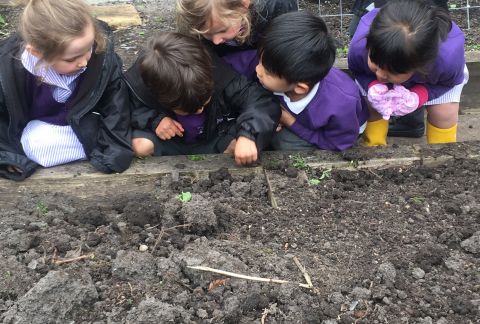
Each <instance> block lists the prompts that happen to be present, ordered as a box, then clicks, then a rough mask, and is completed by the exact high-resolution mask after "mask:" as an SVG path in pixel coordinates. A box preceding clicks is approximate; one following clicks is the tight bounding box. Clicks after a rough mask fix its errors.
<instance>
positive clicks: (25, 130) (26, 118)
mask: <svg viewBox="0 0 480 324" xmlns="http://www.w3.org/2000/svg"><path fill="white" fill-rule="evenodd" d="M23 4H24V5H25V8H24V10H23V14H22V16H21V23H20V28H19V29H20V33H19V34H14V35H12V36H10V37H9V38H7V39H5V40H3V41H2V42H1V43H0V125H1V127H0V175H1V176H3V177H6V178H10V179H14V180H23V179H25V178H26V177H28V176H30V175H31V174H32V173H33V172H34V171H35V169H36V167H37V166H38V165H41V166H44V167H51V166H55V165H59V164H64V163H68V162H72V161H77V160H84V159H87V160H89V161H90V162H91V163H92V165H93V166H94V167H95V168H97V169H98V170H100V171H102V172H121V171H123V170H125V169H126V168H128V166H129V165H130V162H131V160H132V158H133V151H132V149H131V144H130V142H131V130H130V127H129V124H130V112H129V109H128V107H129V106H128V102H129V101H128V91H127V88H126V85H125V83H124V82H123V80H122V70H121V60H120V59H119V57H118V56H117V55H116V54H115V52H114V50H113V42H112V40H111V32H110V31H109V29H108V27H107V25H106V24H105V23H102V22H99V21H97V20H95V19H94V18H93V17H92V15H91V13H90V7H89V6H88V5H87V4H86V3H85V2H84V1H83V0H68V1H58V0H29V1H24V2H23Z"/></svg>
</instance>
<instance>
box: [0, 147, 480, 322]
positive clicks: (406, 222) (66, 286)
mask: <svg viewBox="0 0 480 324" xmlns="http://www.w3.org/2000/svg"><path fill="white" fill-rule="evenodd" d="M457 151H458V149H456V146H452V147H451V151H450V152H449V154H452V155H453V156H462V154H461V152H457ZM351 158H352V157H349V156H346V159H351ZM363 158H365V156H364V157H363ZM363 158H362V156H356V157H355V160H352V161H357V160H356V159H360V160H361V159H363ZM269 164H270V166H269V168H270V170H267V172H266V174H268V177H269V183H270V184H271V190H272V192H273V195H274V197H276V204H277V208H273V207H272V206H271V205H270V200H269V195H268V185H267V181H266V179H265V177H264V176H263V175H258V174H251V175H244V176H239V175H232V174H230V173H229V172H228V170H226V169H220V170H218V171H216V172H212V173H210V175H209V177H208V178H205V179H197V178H191V177H183V176H181V177H177V178H175V176H163V177H159V178H158V179H154V180H152V181H154V182H155V189H154V190H153V191H150V192H137V193H128V194H125V193H115V190H114V188H113V187H112V194H111V195H110V196H109V197H106V198H98V197H97V198H89V199H79V198H77V197H75V196H68V195H66V194H62V193H61V192H48V189H47V190H46V192H45V193H43V194H33V193H29V192H25V193H24V194H23V195H22V196H19V197H18V199H17V200H16V201H15V202H14V204H13V206H12V207H8V206H7V204H4V205H3V206H2V207H0V209H1V217H0V251H1V257H0V269H1V275H0V321H2V320H3V323H259V322H261V321H262V320H264V321H265V323H324V324H332V323H418V324H420V323H421V324H427V323H437V324H445V323H479V320H478V319H479V318H480V312H479V308H480V285H479V282H480V273H479V269H480V259H479V257H480V203H479V202H480V192H479V191H478V188H479V179H478V174H479V173H480V163H479V161H478V159H468V158H460V157H458V158H455V159H452V160H450V161H448V162H445V163H440V164H438V165H437V166H432V167H427V166H421V165H413V166H409V167H402V168H398V167H397V168H387V169H372V170H360V169H359V170H355V169H354V170H352V171H349V170H340V169H334V170H325V169H323V170H322V169H318V170H315V169H309V168H308V167H306V165H305V164H304V163H303V160H302V156H300V155H294V156H288V155H285V156H281V157H280V158H278V159H276V160H273V162H272V161H271V163H269ZM352 164H353V165H354V164H355V163H354V162H353V163H352ZM132 186H135V181H134V179H132ZM182 192H183V193H187V192H188V193H191V200H190V201H187V200H188V199H187V200H186V201H184V202H182V201H180V199H179V194H180V193H182ZM11 203H12V202H10V205H12V204H11ZM144 250H145V251H144ZM294 257H296V258H297V259H298V261H299V262H300V263H301V265H303V266H304V267H305V269H306V272H307V273H308V275H309V276H310V278H311V281H312V285H313V286H312V288H305V287H301V286H300V285H299V283H302V284H304V285H305V284H307V281H306V279H304V276H303V275H302V272H301V271H300V269H299V268H298V267H297V265H296V263H295V262H294ZM189 266H206V267H210V268H213V269H219V270H223V271H229V272H234V273H237V274H243V275H250V276H255V277H262V278H268V279H281V280H287V281H289V282H290V283H284V284H278V283H268V282H267V283H265V282H257V281H252V280H245V279H235V278H232V277H230V276H226V275H221V274H216V273H213V272H206V271H201V270H197V269H192V268H189Z"/></svg>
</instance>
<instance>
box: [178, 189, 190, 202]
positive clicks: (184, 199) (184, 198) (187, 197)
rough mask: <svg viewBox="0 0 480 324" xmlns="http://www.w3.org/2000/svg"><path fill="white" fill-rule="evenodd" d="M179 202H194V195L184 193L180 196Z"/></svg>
mask: <svg viewBox="0 0 480 324" xmlns="http://www.w3.org/2000/svg"><path fill="white" fill-rule="evenodd" d="M178 200H180V201H181V202H182V203H186V202H189V201H190V200H192V193H191V192H190V191H186V192H183V191H182V193H181V194H179V195H178Z"/></svg>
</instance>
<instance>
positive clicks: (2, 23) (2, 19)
mask: <svg viewBox="0 0 480 324" xmlns="http://www.w3.org/2000/svg"><path fill="white" fill-rule="evenodd" d="M6 23H7V21H6V20H5V17H4V16H2V15H0V25H5V24H6Z"/></svg>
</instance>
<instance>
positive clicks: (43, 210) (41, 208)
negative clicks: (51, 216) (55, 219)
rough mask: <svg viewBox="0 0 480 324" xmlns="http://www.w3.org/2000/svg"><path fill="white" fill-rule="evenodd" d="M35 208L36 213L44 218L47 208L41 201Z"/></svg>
mask: <svg viewBox="0 0 480 324" xmlns="http://www.w3.org/2000/svg"><path fill="white" fill-rule="evenodd" d="M35 208H36V209H37V210H38V212H39V213H40V214H41V215H42V216H45V215H46V214H47V213H48V207H47V205H45V203H44V202H43V201H40V202H38V203H37V204H36V206H35Z"/></svg>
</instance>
